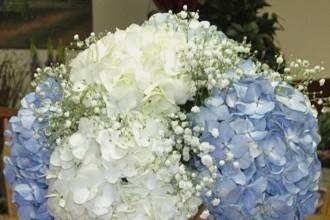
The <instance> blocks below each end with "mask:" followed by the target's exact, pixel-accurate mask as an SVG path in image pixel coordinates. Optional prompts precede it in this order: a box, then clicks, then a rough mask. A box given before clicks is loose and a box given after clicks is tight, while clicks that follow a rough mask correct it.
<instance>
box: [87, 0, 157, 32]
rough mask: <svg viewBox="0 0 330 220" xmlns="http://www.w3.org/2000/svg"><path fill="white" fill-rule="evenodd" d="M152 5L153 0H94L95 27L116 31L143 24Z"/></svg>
mask: <svg viewBox="0 0 330 220" xmlns="http://www.w3.org/2000/svg"><path fill="white" fill-rule="evenodd" d="M152 7H153V4H152V0H93V29H94V31H95V32H102V31H104V30H107V31H114V30H116V28H120V29H123V28H126V27H127V26H129V25H130V24H132V23H136V24H141V23H142V22H143V21H144V20H146V18H147V15H148V13H149V12H150V10H151V8H152Z"/></svg>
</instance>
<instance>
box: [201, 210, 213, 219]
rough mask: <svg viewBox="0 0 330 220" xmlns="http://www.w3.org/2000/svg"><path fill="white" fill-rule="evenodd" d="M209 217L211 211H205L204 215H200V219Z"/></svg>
mask: <svg viewBox="0 0 330 220" xmlns="http://www.w3.org/2000/svg"><path fill="white" fill-rule="evenodd" d="M209 215H210V212H209V210H207V209H206V210H204V211H203V212H202V214H200V216H199V217H200V218H201V219H207V218H208V217H209Z"/></svg>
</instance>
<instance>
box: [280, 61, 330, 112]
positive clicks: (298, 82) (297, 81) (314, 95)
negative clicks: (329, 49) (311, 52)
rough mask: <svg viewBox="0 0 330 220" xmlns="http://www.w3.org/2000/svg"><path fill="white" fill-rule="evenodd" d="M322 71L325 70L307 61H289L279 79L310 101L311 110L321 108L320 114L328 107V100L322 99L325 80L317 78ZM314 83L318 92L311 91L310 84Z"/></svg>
mask: <svg viewBox="0 0 330 220" xmlns="http://www.w3.org/2000/svg"><path fill="white" fill-rule="evenodd" d="M279 61H280V60H279ZM279 64H280V63H279ZM324 70H325V68H324V67H322V66H320V65H316V66H312V64H311V63H310V62H309V61H308V60H303V59H297V60H295V61H291V62H290V63H289V65H288V66H287V67H285V68H284V74H282V75H281V77H282V80H283V81H286V82H288V83H290V84H291V85H293V86H295V87H296V88H297V89H298V90H299V91H300V92H302V93H303V94H304V95H306V97H308V98H309V100H310V101H311V103H312V107H313V108H316V107H317V106H322V108H321V112H325V111H326V110H327V109H328V108H329V107H330V98H329V97H323V94H324V91H323V88H324V84H325V79H324V78H321V79H319V78H320V77H319V76H320V75H321V74H322V72H323V71H324ZM316 82H318V84H319V87H320V88H321V89H320V90H319V91H311V86H312V84H315V83H316ZM318 109H320V108H318Z"/></svg>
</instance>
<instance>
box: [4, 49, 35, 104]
mask: <svg viewBox="0 0 330 220" xmlns="http://www.w3.org/2000/svg"><path fill="white" fill-rule="evenodd" d="M31 80H32V74H31V73H30V71H29V68H27V67H26V65H24V64H23V62H22V60H20V59H19V58H18V56H17V55H16V54H14V53H7V54H5V55H4V56H3V58H2V59H1V60H0V106H6V107H13V108H15V107H18V106H19V105H20V100H21V98H22V96H23V95H24V94H26V93H27V92H28V91H29V89H30V82H31Z"/></svg>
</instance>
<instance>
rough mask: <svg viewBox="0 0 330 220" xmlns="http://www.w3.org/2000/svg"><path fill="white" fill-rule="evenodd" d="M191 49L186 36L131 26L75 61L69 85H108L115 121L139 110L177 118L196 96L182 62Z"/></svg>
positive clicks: (145, 26) (152, 26) (109, 35)
mask: <svg viewBox="0 0 330 220" xmlns="http://www.w3.org/2000/svg"><path fill="white" fill-rule="evenodd" d="M186 44H187V40H186V35H185V33H184V32H183V31H176V30H172V29H167V28H166V27H165V26H164V27H163V28H162V27H157V26H154V25H144V26H138V25H131V26H129V27H128V28H127V29H126V30H117V31H116V32H115V33H114V34H111V33H109V34H108V35H106V36H105V37H103V38H102V39H101V40H99V41H97V42H96V43H95V44H92V45H91V46H90V47H89V48H88V49H86V50H85V51H83V52H82V53H80V54H79V55H78V56H77V57H76V58H75V59H73V60H72V62H71V64H70V66H71V68H72V69H71V76H70V79H71V81H72V83H73V87H74V88H75V89H76V90H82V89H83V88H84V86H85V85H86V83H88V84H93V83H96V84H101V85H103V86H104V87H105V88H106V90H107V91H108V92H109V94H110V96H109V97H108V99H107V100H106V101H107V106H108V112H109V114H112V115H113V114H118V113H125V112H129V111H130V110H135V109H142V110H143V111H146V112H150V111H154V110H157V111H156V113H159V112H160V113H161V112H165V113H168V112H173V111H176V110H177V109H178V108H177V105H180V104H184V103H186V102H187V100H189V99H191V98H192V97H193V95H194V92H195V87H194V86H193V83H192V81H191V79H190V76H189V75H187V74H183V73H182V71H181V69H180V65H179V59H178V57H177V56H178V55H177V53H178V51H180V50H181V49H182V48H184V47H186ZM155 107H157V108H155Z"/></svg>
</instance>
